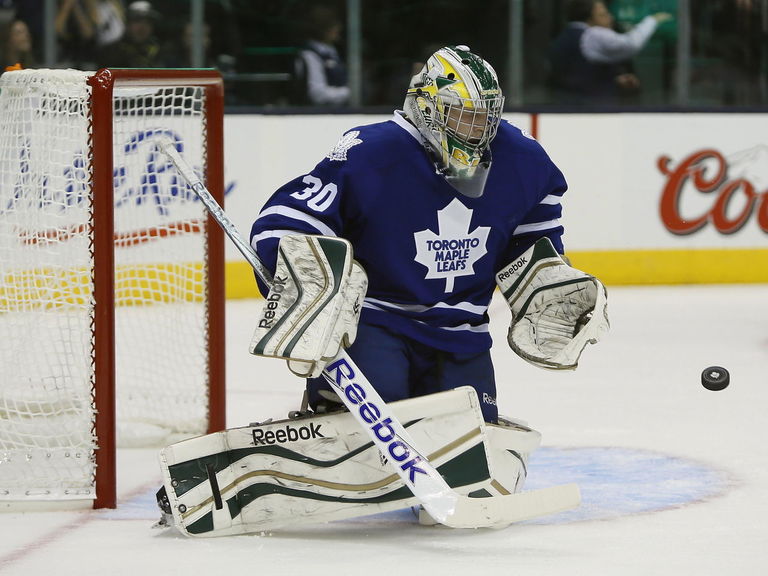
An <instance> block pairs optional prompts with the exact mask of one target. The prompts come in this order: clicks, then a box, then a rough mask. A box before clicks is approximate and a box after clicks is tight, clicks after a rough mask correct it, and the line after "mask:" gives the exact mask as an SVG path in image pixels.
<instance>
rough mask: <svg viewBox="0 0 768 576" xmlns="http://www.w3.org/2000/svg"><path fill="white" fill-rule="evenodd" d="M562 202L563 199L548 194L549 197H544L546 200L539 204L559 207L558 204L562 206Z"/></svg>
mask: <svg viewBox="0 0 768 576" xmlns="http://www.w3.org/2000/svg"><path fill="white" fill-rule="evenodd" d="M561 200H562V197H560V196H555V195H554V194H548V195H547V196H545V197H544V200H542V201H541V202H539V204H547V205H550V206H557V205H558V204H560V201H561Z"/></svg>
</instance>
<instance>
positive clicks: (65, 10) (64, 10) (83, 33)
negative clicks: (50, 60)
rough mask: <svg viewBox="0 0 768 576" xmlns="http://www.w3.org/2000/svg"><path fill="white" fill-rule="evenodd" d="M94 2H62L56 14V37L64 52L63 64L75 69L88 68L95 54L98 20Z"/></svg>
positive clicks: (75, 0)
mask: <svg viewBox="0 0 768 576" xmlns="http://www.w3.org/2000/svg"><path fill="white" fill-rule="evenodd" d="M91 8H92V2H89V1H87V0H61V2H60V4H59V10H58V12H56V22H55V24H56V36H57V37H58V39H59V44H60V46H61V52H62V59H61V60H62V63H63V64H65V65H66V66H69V67H73V68H80V67H86V68H87V67H88V65H87V62H89V61H92V55H93V53H94V38H95V36H96V19H95V14H94V13H93V11H92V9H91Z"/></svg>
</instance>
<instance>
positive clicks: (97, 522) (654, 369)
mask: <svg viewBox="0 0 768 576" xmlns="http://www.w3.org/2000/svg"><path fill="white" fill-rule="evenodd" d="M257 306H258V304H257V303H256V302H251V301H232V302H229V303H228V304H227V321H228V349H227V357H228V366H227V368H228V381H229V392H228V402H229V408H228V424H229V425H230V426H242V425H246V424H248V423H249V422H251V421H256V420H260V419H266V418H269V417H274V418H283V417H285V416H286V415H287V413H288V411H289V410H293V409H296V408H297V407H298V402H299V398H300V394H301V389H302V385H301V382H300V381H299V380H298V379H296V378H294V377H292V376H290V374H289V373H288V372H287V370H286V369H285V367H284V366H283V364H282V362H280V361H270V360H265V359H260V358H256V357H253V356H250V355H249V354H248V342H249V341H250V337H251V328H252V326H253V322H254V318H256V309H257ZM491 312H492V324H491V326H492V333H493V336H494V340H495V342H496V345H495V347H494V350H493V352H494V357H495V361H496V372H497V380H498V382H499V406H500V411H501V413H502V414H505V415H508V416H513V417H515V418H519V419H522V420H526V421H528V422H529V423H530V425H531V426H533V427H534V428H536V429H537V430H539V431H540V432H541V433H542V435H543V443H542V449H541V450H540V451H539V452H537V453H536V454H535V455H534V457H533V458H532V461H531V466H530V473H529V482H528V487H530V488H533V487H539V486H547V485H551V484H556V483H561V482H570V481H576V482H578V483H579V484H580V486H581V489H582V495H583V499H584V503H583V505H582V506H581V507H580V508H579V509H578V510H575V511H573V512H568V513H565V514H561V515H558V516H554V517H550V518H542V519H539V520H536V521H530V522H527V523H523V524H519V525H516V526H513V527H510V528H507V529H504V530H498V531H492V530H476V531H462V530H450V529H446V528H441V527H435V528H428V527H422V526H419V525H417V524H416V522H415V518H414V517H413V515H412V513H411V512H410V511H407V510H406V511H400V512H394V513H389V514H382V515H378V516H372V517H367V518H362V519H357V520H349V521H343V522H336V523H331V524H324V525H317V526H307V527H305V528H301V529H297V528H294V529H292V530H289V531H285V532H275V533H270V534H263V535H251V536H238V537H230V538H219V539H188V538H185V537H183V536H181V535H179V534H178V533H176V532H175V531H171V530H166V531H161V530H152V529H151V528H150V526H151V524H152V523H154V521H155V520H156V519H157V517H158V514H157V512H156V510H155V504H154V491H155V490H156V489H157V487H158V486H159V483H160V474H159V468H158V465H157V457H156V451H151V450H122V451H120V453H119V460H118V466H119V507H118V509H117V510H111V511H86V512H57V513H50V512H34V513H23V514H22V513H18V512H6V513H2V514H0V574H3V575H5V574H17V575H23V576H29V575H33V574H56V575H57V576H67V575H73V576H75V575H77V576H80V575H91V574H93V575H99V576H104V575H122V574H126V575H131V576H139V575H141V574H147V575H150V574H151V575H153V576H154V575H162V576H167V575H173V574H187V573H194V574H211V575H213V574H216V575H221V574H234V573H236V572H237V573H243V572H244V573H252V574H267V575H291V574H300V575H302V576H322V575H334V576H339V575H345V574H361V575H378V574H420V573H427V572H428V573H430V574H432V575H439V574H446V575H453V574H461V575H462V576H465V575H467V576H468V575H475V574H478V575H479V574H483V575H485V574H492V573H494V572H496V573H503V574H523V575H525V576H536V575H553V576H559V575H564V576H565V575H567V576H576V575H582V574H583V575H590V576H593V575H621V576H624V575H627V576H629V575H638V576H639V575H642V576H648V575H656V574H659V575H672V574H674V575H676V576H679V575H688V574H690V575H696V576H706V575H718V576H719V575H722V574H734V575H736V574H738V575H753V574H754V575H757V574H763V573H765V569H766V568H765V567H766V565H768V448H766V441H765V438H766V433H765V423H766V421H768V420H767V419H766V409H767V407H768V386H766V385H767V384H768V377H767V376H766V373H767V372H768V286H766V285H754V286H696V287H687V286H686V287H658V288H623V287H609V312H610V315H611V322H612V331H611V333H610V334H609V336H608V337H607V339H606V340H605V341H604V342H602V343H600V344H598V345H597V346H594V347H589V348H588V349H587V350H586V351H585V353H584V355H583V356H582V362H581V366H580V367H579V369H578V370H576V371H575V372H573V373H553V372H547V371H543V370H540V369H537V368H534V367H531V366H529V365H527V364H525V363H524V362H523V361H522V360H519V359H517V358H516V357H515V356H514V355H513V354H512V352H511V351H510V350H509V349H508V348H507V347H506V342H505V333H506V324H507V321H508V311H507V310H506V309H505V305H504V303H503V302H500V301H496V300H495V301H494V303H493V305H492V308H491ZM711 365H720V366H725V367H726V368H728V369H729V370H730V372H731V385H730V387H728V388H727V389H726V390H723V391H721V392H710V391H708V390H706V389H704V388H703V387H702V386H701V383H700V374H701V371H702V370H703V369H704V368H705V367H707V366H711Z"/></svg>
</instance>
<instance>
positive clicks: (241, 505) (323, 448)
mask: <svg viewBox="0 0 768 576" xmlns="http://www.w3.org/2000/svg"><path fill="white" fill-rule="evenodd" d="M390 406H391V408H392V410H393V411H394V413H395V414H396V416H397V417H398V419H400V420H401V421H403V422H406V423H407V424H406V426H407V428H408V431H409V432H410V434H411V435H412V437H413V438H414V440H415V441H417V442H418V443H419V445H420V446H421V447H423V449H424V452H425V454H427V455H428V459H429V461H430V463H431V464H432V465H434V466H435V467H436V468H437V469H438V470H439V472H440V474H441V475H442V476H443V477H444V478H445V479H446V481H447V482H448V484H449V485H450V486H451V487H452V488H454V489H455V490H456V491H457V492H459V493H461V494H468V495H470V496H472V497H477V498H493V497H496V496H500V495H508V494H513V493H518V494H514V495H513V496H511V497H512V498H516V497H520V503H519V507H518V508H517V509H516V511H515V514H514V515H513V516H512V517H510V518H509V519H508V521H507V522H506V524H509V523H512V522H515V521H518V520H522V519H528V518H532V517H536V516H540V515H545V514H551V513H554V512H559V511H561V510H565V509H569V508H572V507H575V506H576V505H578V501H579V500H578V489H577V488H576V487H575V486H572V485H568V486H558V487H553V488H549V489H543V490H534V491H530V492H519V491H520V490H521V489H522V487H523V484H524V481H525V478H526V474H527V468H526V467H527V460H528V455H529V454H530V453H531V452H533V451H534V450H536V448H538V446H539V444H540V441H541V436H540V434H539V433H538V432H536V431H535V430H532V429H530V428H528V427H527V426H525V425H523V424H521V423H513V422H511V421H506V420H503V419H502V420H500V423H499V424H498V425H494V424H487V423H485V422H484V421H483V418H482V414H481V411H480V407H479V403H478V400H477V395H476V393H475V391H474V390H473V389H472V388H470V387H463V388H459V389H456V390H452V391H450V392H443V393H440V394H433V395H430V396H425V397H420V398H414V399H410V400H403V401H400V402H394V403H392V404H391V405H390ZM389 432H391V431H389ZM389 432H388V431H387V429H386V423H383V424H382V428H381V429H380V430H379V431H378V432H377V433H378V434H382V435H386V434H388V433H389ZM397 456H398V454H397V453H395V454H387V455H382V454H381V453H380V452H379V450H378V449H377V447H376V446H375V445H374V444H373V443H372V442H371V441H370V439H369V438H368V436H367V434H366V433H365V432H364V431H363V430H362V429H361V428H360V426H359V425H358V424H357V423H356V422H355V420H354V418H353V416H352V415H351V414H350V413H349V412H339V413H335V414H324V415H313V416H311V417H306V418H298V419H289V420H282V421H277V422H268V423H264V424H253V425H251V426H248V427H243V428H234V429H231V430H227V431H224V432H219V433H215V434H209V435H207V436H201V437H198V438H193V439H191V440H186V441H183V442H179V443H177V444H173V445H171V446H168V447H167V448H165V449H164V450H162V451H161V468H162V473H163V479H164V485H163V488H162V489H161V490H160V492H159V493H158V502H159V504H160V505H161V508H163V509H164V512H165V514H164V518H165V522H164V523H165V524H173V525H175V526H176V528H178V529H179V530H180V531H181V532H182V533H183V534H185V535H187V536H202V537H207V536H224V535H233V534H246V533H252V532H260V531H265V530H273V529H277V528H281V527H285V526H290V525H296V524H306V523H313V522H327V521H331V520H339V519H343V518H352V517H357V516H365V515H369V514H375V513H379V512H385V511H389V510H397V509H402V508H407V507H411V506H416V505H418V504H419V500H418V499H416V498H415V497H414V495H413V494H412V493H411V492H410V490H409V489H408V488H407V487H406V486H405V485H404V484H403V481H402V480H401V479H400V478H399V477H398V475H397V474H394V473H393V472H392V469H391V467H390V466H391V465H390V464H389V463H388V462H387V459H389V458H395V459H396V458H397ZM406 464H407V463H406ZM527 496H531V497H529V498H526V497H527ZM508 497H509V496H508ZM161 523H163V522H161ZM497 527H501V526H497Z"/></svg>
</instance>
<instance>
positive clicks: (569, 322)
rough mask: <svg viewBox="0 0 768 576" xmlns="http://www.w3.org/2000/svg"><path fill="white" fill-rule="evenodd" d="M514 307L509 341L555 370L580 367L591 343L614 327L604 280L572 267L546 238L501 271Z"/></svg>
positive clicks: (528, 357) (500, 279)
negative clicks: (581, 358) (609, 313)
mask: <svg viewBox="0 0 768 576" xmlns="http://www.w3.org/2000/svg"><path fill="white" fill-rule="evenodd" d="M496 283H497V284H498V286H499V288H500V289H501V292H502V294H503V295H504V298H505V299H506V300H507V303H508V304H509V307H510V309H511V310H512V321H511V323H510V327H509V333H508V336H507V341H508V342H509V346H510V348H512V350H513V351H514V352H515V353H516V354H517V355H518V356H520V357H521V358H523V359H524V360H526V361H528V362H530V363H531V364H534V365H536V366H539V367H541V368H548V369H553V370H574V369H575V368H576V367H577V366H578V362H579V358H580V357H581V353H582V351H583V350H584V348H585V347H586V345H587V344H595V343H596V342H597V341H599V340H600V339H601V338H602V337H603V336H604V335H605V334H606V333H607V332H608V329H609V327H610V324H609V322H608V311H607V306H608V296H607V293H606V291H605V286H603V284H602V282H600V280H598V279H597V278H595V277H594V276H590V275H589V274H585V273H584V272H582V271H581V270H577V269H576V268H572V267H571V266H569V265H568V264H566V263H565V261H564V260H563V259H562V258H561V256H560V255H559V254H558V253H557V251H556V250H555V248H554V247H553V246H552V242H551V241H550V240H549V238H546V237H545V238H541V239H539V240H538V241H537V242H536V244H534V245H533V246H532V247H531V248H529V249H528V250H527V251H526V252H525V253H524V254H523V255H521V256H520V257H519V258H518V259H517V260H516V261H515V262H512V263H511V264H509V265H508V266H506V267H505V268H504V269H502V270H501V271H499V272H498V273H497V274H496Z"/></svg>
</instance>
